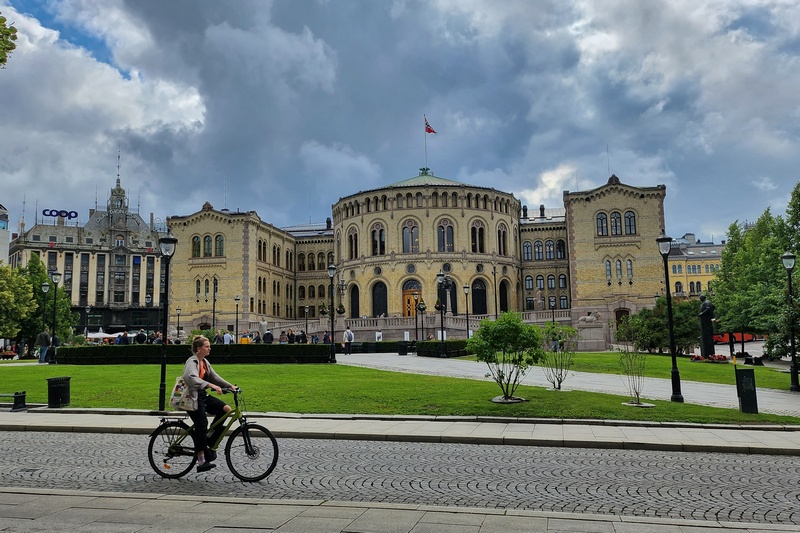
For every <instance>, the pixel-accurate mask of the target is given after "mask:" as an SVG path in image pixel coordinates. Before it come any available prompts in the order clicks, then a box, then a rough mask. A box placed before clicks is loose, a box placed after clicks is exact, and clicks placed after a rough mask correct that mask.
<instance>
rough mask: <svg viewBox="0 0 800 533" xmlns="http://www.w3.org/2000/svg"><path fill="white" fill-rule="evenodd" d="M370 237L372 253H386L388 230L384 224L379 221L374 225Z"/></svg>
mask: <svg viewBox="0 0 800 533" xmlns="http://www.w3.org/2000/svg"><path fill="white" fill-rule="evenodd" d="M370 239H371V243H372V255H386V230H384V229H383V224H381V223H377V224H375V225H374V226H372V230H371V231H370Z"/></svg>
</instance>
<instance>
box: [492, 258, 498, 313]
mask: <svg viewBox="0 0 800 533" xmlns="http://www.w3.org/2000/svg"><path fill="white" fill-rule="evenodd" d="M492 277H493V278H494V319H495V320H497V265H492Z"/></svg>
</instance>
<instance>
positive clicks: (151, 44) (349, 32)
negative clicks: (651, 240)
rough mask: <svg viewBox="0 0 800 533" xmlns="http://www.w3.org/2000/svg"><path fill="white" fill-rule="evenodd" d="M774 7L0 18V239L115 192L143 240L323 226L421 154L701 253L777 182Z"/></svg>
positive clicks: (540, 5)
mask: <svg viewBox="0 0 800 533" xmlns="http://www.w3.org/2000/svg"><path fill="white" fill-rule="evenodd" d="M798 4H800V0H772V1H770V0H738V1H737V0H730V1H715V0H708V1H703V2H698V1H696V0H665V1H659V0H648V1H644V2H643V1H640V0H602V1H600V0H598V1H586V0H553V1H546V0H536V1H534V0H502V1H498V0H393V1H392V0H336V1H333V0H272V1H268V0H252V1H248V0H237V1H229V2H219V1H209V0H170V1H168V2H164V1H163V0H59V1H56V0H50V1H45V0H42V1H33V0H0V12H2V13H3V15H4V16H6V17H7V18H8V20H9V22H11V23H13V24H14V25H15V26H16V27H17V29H18V32H19V40H18V41H17V49H16V51H14V53H13V54H11V56H10V58H9V61H8V65H7V67H6V68H5V69H3V70H0V135H1V137H0V138H2V142H0V184H2V187H0V204H3V205H4V206H5V207H6V208H7V209H8V210H9V229H11V230H12V231H17V230H18V227H19V221H20V219H21V218H22V214H23V206H24V214H25V218H26V223H27V225H28V227H30V226H31V225H32V222H33V220H32V219H33V217H34V216H36V215H37V214H38V215H39V216H41V211H42V210H43V209H63V210H68V211H73V210H74V211H77V212H78V213H79V218H78V219H77V220H74V221H73V222H80V223H83V222H85V221H86V219H87V218H88V212H89V209H90V208H94V207H95V203H96V202H97V204H98V205H99V207H100V208H101V209H103V208H104V207H105V205H106V200H107V198H108V194H109V191H110V189H111V188H112V187H113V186H114V183H115V179H116V177H117V174H118V173H119V175H120V178H121V183H122V186H123V187H124V188H125V189H126V190H127V191H128V194H129V197H130V205H131V207H132V208H134V209H138V210H139V212H140V213H141V214H142V216H143V217H144V218H145V220H148V219H149V213H151V212H152V213H154V214H155V217H156V218H157V219H161V220H163V219H165V218H166V217H167V216H172V215H188V214H191V213H194V212H196V211H198V210H200V209H201V207H202V205H203V203H204V202H206V201H209V202H211V204H212V205H213V206H214V207H215V208H216V209H222V208H228V209H231V210H233V211H236V210H241V211H251V210H253V211H256V212H257V213H258V214H259V216H260V217H261V218H262V220H265V221H266V222H269V223H272V224H274V225H276V226H279V227H285V226H291V225H298V224H305V223H308V222H324V221H325V219H326V217H329V216H330V214H331V205H332V204H333V203H335V202H336V201H337V200H338V198H340V197H342V196H348V195H350V194H354V193H356V192H358V191H362V190H369V189H373V188H377V187H382V186H385V185H389V184H391V183H395V182H397V181H401V180H404V179H407V178H411V177H413V176H416V175H418V173H419V169H420V168H421V167H424V166H426V146H427V166H428V167H430V169H431V170H432V172H433V173H434V174H435V175H437V176H441V177H444V178H449V179H453V180H457V181H460V182H463V183H467V184H470V185H477V186H482V187H493V188H495V189H498V190H501V191H504V192H510V193H513V194H514V195H515V196H516V197H517V198H518V199H520V200H521V202H522V203H523V205H527V206H528V207H529V209H530V210H533V211H534V212H535V211H536V209H537V208H538V206H539V205H540V204H544V205H545V206H546V207H547V208H558V207H563V200H562V195H563V191H565V190H570V191H577V190H588V189H593V188H595V187H599V186H601V185H603V184H605V183H606V182H607V181H608V177H609V176H610V175H611V174H612V173H613V174H616V175H617V176H618V177H619V178H620V180H621V181H622V182H623V183H625V184H630V185H636V186H648V187H649V186H655V185H658V184H664V185H666V187H667V196H666V199H665V217H666V226H667V227H666V231H667V233H668V234H669V235H671V236H673V237H680V236H683V235H684V234H685V233H694V234H695V235H696V236H697V238H698V239H700V240H702V241H704V242H705V241H712V240H713V241H714V242H720V241H721V240H723V239H724V238H725V232H726V230H727V228H728V227H729V226H730V224H732V223H733V222H735V221H739V222H745V221H750V222H752V221H755V220H756V219H757V218H758V217H759V216H761V214H762V213H763V212H764V211H765V210H766V209H770V210H771V212H772V214H776V215H777V214H779V215H782V214H784V213H785V209H786V204H787V201H788V199H789V195H790V193H791V191H792V189H793V188H794V186H795V185H796V183H797V182H798V181H800V149H798V148H800V147H798V144H800V16H798V13H800V9H799V8H800V5H798ZM423 115H425V116H427V119H428V122H429V123H430V125H431V126H432V127H433V128H434V129H435V130H436V132H437V133H436V134H435V135H434V134H427V135H426V134H425V133H424V121H423ZM37 210H38V211H37ZM45 220H46V221H47V222H48V223H52V220H53V219H52V218H46V219H45ZM654 246H655V245H654Z"/></svg>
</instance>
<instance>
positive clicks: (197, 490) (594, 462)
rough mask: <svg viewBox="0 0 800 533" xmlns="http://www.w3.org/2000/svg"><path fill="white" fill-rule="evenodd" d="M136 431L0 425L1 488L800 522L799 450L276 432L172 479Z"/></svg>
mask: <svg viewBox="0 0 800 533" xmlns="http://www.w3.org/2000/svg"><path fill="white" fill-rule="evenodd" d="M147 442H148V438H147V437H146V436H141V435H122V434H80V433H38V432H8V433H5V434H3V435H0V486H13V487H30V488H39V489H41V488H56V489H66V490H91V491H100V492H106V491H114V492H129V493H137V492H157V493H163V494H175V495H196V494H206V495H210V494H213V495H216V496H234V497H243V498H271V499H302V500H314V499H325V500H339V501H353V502H371V501H377V502H383V503H423V504H431V505H446V506H468V507H479V508H508V509H515V508H519V509H529V510H542V511H562V512H563V511H566V512H577V513H601V514H603V513H608V514H616V515H634V516H653V517H671V518H686V519H705V520H724V521H737V522H740V521H744V522H754V523H781V524H800V512H798V509H800V505H798V503H800V484H799V483H798V480H799V479H800V457H780V456H758V455H747V456H745V455H733V454H732V455H725V454H701V453H677V452H655V451H652V452H651V451H623V450H596V449H565V448H542V447H521V446H487V445H466V444H428V443H397V442H368V441H340V440H296V439H281V440H279V445H280V447H281V448H280V458H279V461H278V466H277V468H276V469H275V471H274V472H273V473H272V475H271V476H270V477H269V478H267V479H266V480H264V481H262V482H261V483H255V484H252V483H242V482H240V481H238V480H237V479H236V478H234V477H233V475H232V474H231V473H230V472H229V471H228V470H227V467H226V466H225V464H224V461H223V460H222V459H221V458H220V460H218V467H217V468H216V469H215V470H212V471H211V472H209V473H207V474H196V473H191V474H189V475H187V476H186V477H185V478H183V479H181V480H179V481H174V480H164V479H161V478H160V477H158V476H157V475H156V474H155V473H154V472H153V471H152V470H151V469H150V466H149V464H148V462H147V457H146V453H147V452H146V450H147Z"/></svg>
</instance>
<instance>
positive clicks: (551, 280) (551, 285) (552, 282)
mask: <svg viewBox="0 0 800 533" xmlns="http://www.w3.org/2000/svg"><path fill="white" fill-rule="evenodd" d="M547 288H548V289H555V288H556V277H555V276H554V275H552V274H550V275H549V276H547Z"/></svg>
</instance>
